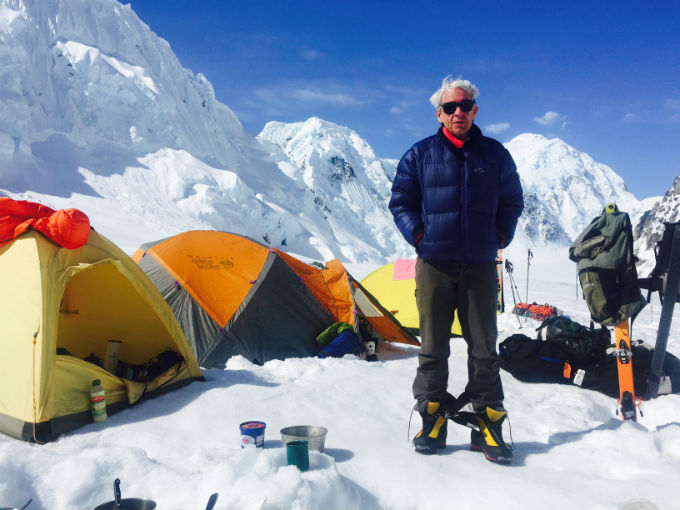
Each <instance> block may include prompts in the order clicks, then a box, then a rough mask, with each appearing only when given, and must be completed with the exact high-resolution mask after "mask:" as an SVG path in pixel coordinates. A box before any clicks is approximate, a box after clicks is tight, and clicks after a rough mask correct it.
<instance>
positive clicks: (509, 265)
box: [505, 259, 522, 329]
mask: <svg viewBox="0 0 680 510" xmlns="http://www.w3.org/2000/svg"><path fill="white" fill-rule="evenodd" d="M505 271H506V272H507V273H508V279H509V280H510V291H511V292H512V303H513V304H514V305H515V307H514V308H513V310H512V311H513V313H514V314H515V315H517V324H519V328H520V329H522V321H521V320H519V315H518V314H517V299H515V281H514V279H513V278H512V262H510V261H509V260H508V259H505Z"/></svg>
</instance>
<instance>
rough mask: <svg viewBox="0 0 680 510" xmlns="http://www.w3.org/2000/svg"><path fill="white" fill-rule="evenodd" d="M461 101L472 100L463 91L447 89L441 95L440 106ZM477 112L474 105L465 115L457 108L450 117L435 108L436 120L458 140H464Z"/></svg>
mask: <svg viewBox="0 0 680 510" xmlns="http://www.w3.org/2000/svg"><path fill="white" fill-rule="evenodd" d="M463 99H472V97H470V94H468V93H467V92H465V91H464V90H463V89H449V90H447V91H446V92H444V93H443V94H442V99H441V104H444V103H450V102H451V101H455V102H457V103H458V102H460V101H462V100H463ZM477 110H478V108H477V105H476V104H475V105H474V107H473V108H472V110H470V111H469V112H467V113H466V112H464V111H463V110H461V109H460V107H459V108H456V111H455V112H453V113H452V114H451V115H447V114H446V113H444V111H443V110H442V109H441V108H437V120H438V121H439V122H441V123H442V124H444V126H446V129H448V130H449V131H451V134H453V136H455V137H456V138H458V139H460V140H465V139H466V138H467V134H468V132H469V131H470V128H471V127H472V121H473V120H475V117H476V116H477Z"/></svg>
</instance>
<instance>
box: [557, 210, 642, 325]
mask: <svg viewBox="0 0 680 510" xmlns="http://www.w3.org/2000/svg"><path fill="white" fill-rule="evenodd" d="M569 259H570V260H572V261H574V262H576V263H577V266H576V267H577V270H578V277H579V282H580V284H581V289H583V295H584V297H585V299H586V303H587V305H588V310H589V311H590V315H591V317H592V319H593V320H594V321H595V322H597V323H598V324H601V325H603V326H615V325H617V324H618V323H620V322H622V321H624V320H626V319H628V318H631V317H633V318H634V317H635V316H636V315H637V314H638V313H640V311H641V310H642V309H643V308H644V307H645V305H646V304H647V302H646V301H645V298H644V297H643V296H642V294H641V293H640V287H639V285H638V278H637V270H636V268H635V262H636V261H637V258H636V257H635V255H634V254H633V229H632V226H631V222H630V218H629V217H628V214H626V213H624V212H620V211H619V210H618V209H617V208H616V205H614V204H609V205H608V206H607V207H606V208H605V211H604V212H603V213H602V214H601V215H600V216H598V217H597V218H595V219H594V220H593V221H592V222H591V223H590V225H588V226H587V227H586V228H585V230H584V231H583V232H582V233H581V235H579V236H578V237H577V238H576V240H575V241H574V242H573V244H572V245H571V247H570V248H569Z"/></svg>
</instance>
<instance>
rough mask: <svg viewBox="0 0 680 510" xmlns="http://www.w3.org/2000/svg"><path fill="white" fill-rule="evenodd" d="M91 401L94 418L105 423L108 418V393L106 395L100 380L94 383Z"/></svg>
mask: <svg viewBox="0 0 680 510" xmlns="http://www.w3.org/2000/svg"><path fill="white" fill-rule="evenodd" d="M90 399H91V400H92V418H94V421H104V420H105V419H106V418H107V414H106V393H104V387H103V386H102V382H101V381H100V380H99V379H95V380H94V381H92V389H91V390H90Z"/></svg>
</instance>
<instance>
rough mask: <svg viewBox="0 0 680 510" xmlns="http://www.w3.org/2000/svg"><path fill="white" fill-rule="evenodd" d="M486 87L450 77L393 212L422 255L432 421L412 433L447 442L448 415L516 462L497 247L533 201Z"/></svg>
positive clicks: (408, 163) (420, 387)
mask: <svg viewBox="0 0 680 510" xmlns="http://www.w3.org/2000/svg"><path fill="white" fill-rule="evenodd" d="M478 95H479V90H478V89H477V87H475V86H474V85H473V84H472V83H470V82H469V81H467V80H462V79H460V78H459V79H455V80H454V79H452V78H451V77H450V76H447V77H446V78H444V81H443V83H442V86H441V87H440V88H439V90H437V91H436V92H435V93H434V94H433V95H432V97H431V98H430V102H431V103H432V105H433V106H434V107H435V108H436V115H437V120H438V121H439V123H440V124H441V127H440V128H439V131H438V132H437V133H436V134H435V135H433V136H430V137H428V138H425V139H424V140H421V141H420V142H418V143H416V144H415V145H414V146H413V147H411V148H410V149H409V150H408V151H407V152H406V154H404V156H403V157H402V158H401V160H400V161H399V165H398V166H397V173H396V176H395V178H394V182H393V184H392V197H391V200H390V204H389V207H390V211H392V215H393V216H394V221H395V223H396V225H397V227H398V228H399V230H400V231H401V234H402V235H403V236H404V238H405V239H406V241H408V242H409V243H410V244H411V245H413V246H414V247H415V249H416V253H417V254H418V260H417V262H416V303H417V306H418V314H419V316H420V335H421V343H422V346H421V351H420V354H419V355H418V364H419V366H418V370H417V373H416V377H415V380H414V381H413V396H414V397H415V399H416V400H417V402H416V405H415V409H416V410H418V411H419V412H420V415H421V417H422V419H423V428H422V430H421V431H420V432H418V434H417V435H416V437H415V438H414V439H413V445H414V447H415V449H416V451H417V452H419V453H436V452H437V450H438V449H439V448H441V447H443V446H446V425H447V419H446V417H447V416H448V417H450V418H451V419H453V420H455V421H457V422H459V423H462V424H465V425H468V426H470V427H471V428H472V429H473V430H472V444H471V447H472V448H473V449H476V450H482V451H483V452H484V453H485V454H486V457H487V458H488V459H489V460H492V461H496V462H503V463H507V462H510V460H511V459H512V450H511V449H510V447H509V446H508V445H507V444H506V443H505V442H504V441H503V436H502V423H503V421H504V420H505V417H506V416H507V411H506V410H505V409H504V408H503V386H502V384H501V379H500V373H499V359H498V353H497V351H496V337H497V328H496V302H497V299H498V279H497V273H496V263H495V259H496V252H497V249H498V248H504V247H506V246H507V245H508V244H510V241H512V238H513V235H514V233H515V227H516V226H517V220H518V218H519V216H520V214H521V213H522V209H523V208H524V200H523V197H522V187H521V184H520V180H519V176H518V175H517V168H516V166H515V163H514V161H513V160H512V157H511V156H510V153H509V152H508V151H507V150H506V149H505V148H504V147H503V146H502V145H501V144H500V143H499V142H497V141H496V140H494V139H492V138H487V137H485V136H484V135H482V132H481V130H480V129H479V128H478V127H477V126H476V125H475V124H474V123H473V121H474V119H475V117H476V116H477V111H478V107H477V104H476V98H477V96H478ZM456 309H457V310H458V319H459V321H460V325H461V329H462V331H463V337H464V339H465V342H466V343H467V352H468V360H467V367H468V382H467V386H466V387H465V391H464V392H463V394H462V395H460V396H459V397H458V398H456V397H454V396H453V395H451V394H450V393H448V391H447V386H448V379H449V367H448V358H449V355H450V353H451V350H450V346H449V340H450V336H451V326H452V324H453V321H454V312H455V310H456Z"/></svg>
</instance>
